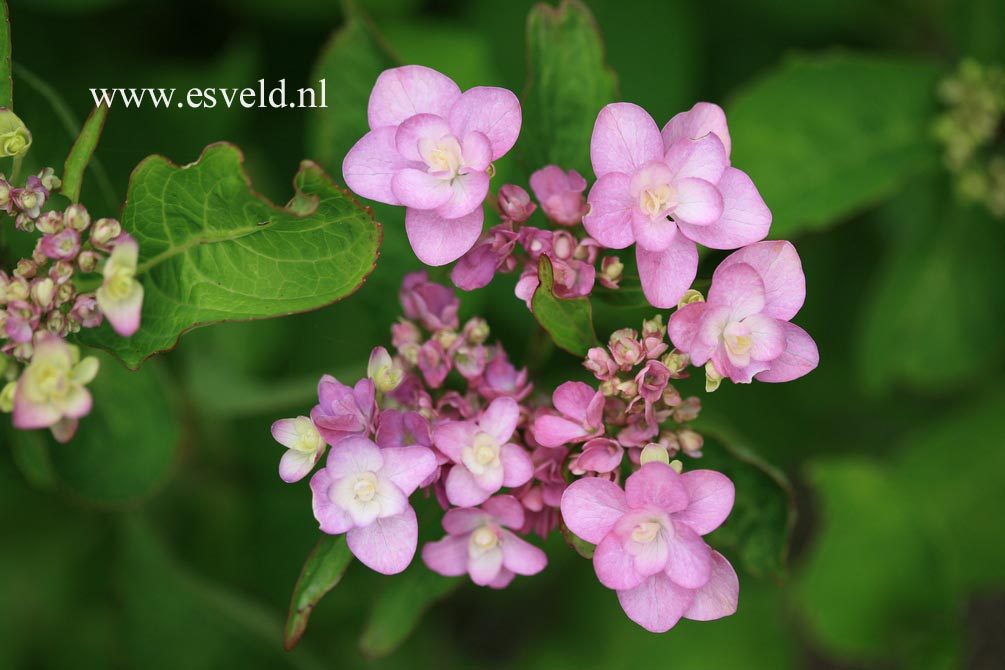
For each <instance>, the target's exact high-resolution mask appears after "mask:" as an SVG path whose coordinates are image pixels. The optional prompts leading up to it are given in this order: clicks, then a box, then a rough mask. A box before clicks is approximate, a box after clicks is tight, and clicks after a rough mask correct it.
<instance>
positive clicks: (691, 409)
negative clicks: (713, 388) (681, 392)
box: [670, 396, 701, 423]
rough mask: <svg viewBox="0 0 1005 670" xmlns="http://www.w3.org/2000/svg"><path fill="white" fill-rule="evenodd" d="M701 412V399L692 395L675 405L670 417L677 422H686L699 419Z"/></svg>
mask: <svg viewBox="0 0 1005 670" xmlns="http://www.w3.org/2000/svg"><path fill="white" fill-rule="evenodd" d="M700 413H701V399H700V398H696V397H694V396H691V397H690V398H687V399H686V400H684V402H682V403H680V404H679V405H677V406H676V407H674V408H673V411H672V412H671V413H670V417H671V418H672V419H673V420H674V421H676V422H677V423H686V422H688V421H694V420H695V419H697V418H698V415H699V414H700Z"/></svg>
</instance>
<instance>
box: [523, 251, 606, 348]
mask: <svg viewBox="0 0 1005 670" xmlns="http://www.w3.org/2000/svg"><path fill="white" fill-rule="evenodd" d="M537 273H538V276H539V277H540V279H541V285H540V286H538V287H537V290H536V291H534V297H533V298H532V299H531V305H532V306H533V308H534V317H535V318H537V322H538V323H540V324H541V327H542V328H544V329H545V330H546V331H548V334H549V335H551V339H553V340H554V341H555V344H557V345H558V346H559V347H560V348H562V349H564V350H565V351H568V352H569V353H570V354H573V355H574V356H580V357H585V356H586V352H587V351H588V350H589V349H590V347H595V346H598V345H599V344H600V343H599V342H598V341H597V334H596V332H594V330H593V308H592V306H591V305H590V301H589V299H588V298H572V299H569V300H563V299H561V298H558V297H556V296H555V292H554V290H553V286H554V277H553V275H554V272H553V270H552V267H551V261H550V260H549V259H548V257H547V256H541V259H540V260H539V261H538V265H537Z"/></svg>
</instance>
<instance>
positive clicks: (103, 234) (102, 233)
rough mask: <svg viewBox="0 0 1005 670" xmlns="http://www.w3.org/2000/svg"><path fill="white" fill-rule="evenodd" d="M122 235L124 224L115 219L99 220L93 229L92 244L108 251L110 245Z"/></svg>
mask: <svg viewBox="0 0 1005 670" xmlns="http://www.w3.org/2000/svg"><path fill="white" fill-rule="evenodd" d="M121 234H122V224H120V223H119V222H118V221H116V220H115V219H98V220H97V221H95V222H94V227H93V228H92V229H91V244H93V245H94V246H96V247H98V248H99V249H105V250H107V249H108V244H109V243H110V242H111V241H112V240H114V239H115V238H116V237H118V236H119V235H121Z"/></svg>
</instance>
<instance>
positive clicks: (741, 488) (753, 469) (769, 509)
mask: <svg viewBox="0 0 1005 670" xmlns="http://www.w3.org/2000/svg"><path fill="white" fill-rule="evenodd" d="M696 428H697V430H698V431H699V432H700V433H702V435H704V436H705V437H706V445H705V447H704V448H703V449H702V457H701V459H700V460H698V461H695V462H694V463H692V464H690V467H691V468H708V469H711V470H717V471H719V472H721V473H723V474H724V475H726V476H727V477H729V478H730V479H731V480H732V481H733V484H734V485H735V486H736V500H735V502H734V503H733V511H732V512H731V513H730V515H729V519H727V520H726V523H725V524H723V525H722V526H721V527H720V528H719V529H717V530H716V531H715V532H714V533H712V535H710V536H709V539H710V542H711V544H712V546H714V547H716V548H717V549H719V550H721V551H722V552H723V553H724V554H725V555H726V556H728V557H730V558H731V559H732V558H735V559H739V561H740V564H741V565H742V567H743V568H744V569H745V570H746V571H747V572H748V573H750V574H751V575H753V576H755V577H759V578H767V577H770V578H775V579H781V578H783V577H784V576H785V574H786V570H787V564H788V553H789V543H790V540H791V538H792V529H793V527H794V526H795V522H796V507H795V501H794V492H793V489H792V484H791V483H790V482H789V480H788V478H787V477H786V476H785V474H784V473H783V472H782V471H781V470H779V469H778V468H776V467H774V466H773V465H771V464H770V463H768V462H766V461H764V460H763V459H762V458H761V457H760V456H759V455H758V454H757V453H755V452H754V451H753V450H752V449H750V448H749V447H747V446H746V444H744V442H743V441H742V440H741V439H740V438H739V437H738V436H737V435H736V434H735V433H734V432H733V431H732V430H731V429H729V428H727V427H725V426H722V425H715V426H709V425H708V424H707V423H706V424H703V423H701V420H700V419H699V422H698V424H697V426H696Z"/></svg>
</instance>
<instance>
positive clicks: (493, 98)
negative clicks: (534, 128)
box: [449, 86, 523, 160]
mask: <svg viewBox="0 0 1005 670" xmlns="http://www.w3.org/2000/svg"><path fill="white" fill-rule="evenodd" d="M522 118H523V117H522V114H521V111H520V101H519V100H518V99H517V97H516V96H515V95H514V94H513V93H512V92H511V91H508V90H506V89H504V88H496V87H494V86H476V87H474V88H471V89H468V90H467V91H465V92H464V94H463V95H461V97H460V98H458V99H457V101H456V102H455V103H454V105H453V107H451V109H450V115H449V119H450V127H451V129H452V130H453V131H454V134H455V135H456V136H457V137H464V136H465V135H467V134H468V133H470V132H479V133H482V134H484V135H485V136H486V137H487V138H488V140H489V142H490V143H491V145H492V160H496V159H498V158H499V157H500V156H502V155H503V154H505V153H506V152H507V151H509V150H510V149H512V148H513V145H514V144H516V138H517V137H518V136H519V135H520V125H521V122H522Z"/></svg>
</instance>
